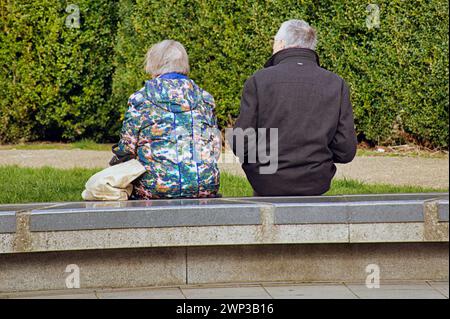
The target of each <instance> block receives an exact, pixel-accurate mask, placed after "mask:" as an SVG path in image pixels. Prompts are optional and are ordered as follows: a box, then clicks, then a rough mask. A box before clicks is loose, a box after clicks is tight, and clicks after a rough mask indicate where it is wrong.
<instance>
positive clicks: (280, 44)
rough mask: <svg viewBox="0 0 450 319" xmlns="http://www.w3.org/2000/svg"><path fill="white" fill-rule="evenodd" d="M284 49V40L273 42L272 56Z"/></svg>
mask: <svg viewBox="0 0 450 319" xmlns="http://www.w3.org/2000/svg"><path fill="white" fill-rule="evenodd" d="M285 48H286V42H285V41H284V40H275V41H274V43H273V54H275V53H277V52H278V51H281V50H283V49H285Z"/></svg>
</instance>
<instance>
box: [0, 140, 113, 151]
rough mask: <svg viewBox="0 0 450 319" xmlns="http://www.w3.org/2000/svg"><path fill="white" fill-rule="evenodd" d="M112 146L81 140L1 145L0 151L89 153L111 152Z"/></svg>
mask: <svg viewBox="0 0 450 319" xmlns="http://www.w3.org/2000/svg"><path fill="white" fill-rule="evenodd" d="M111 146H112V144H99V143H96V142H94V141H92V140H87V139H84V140H81V141H78V142H73V143H45V142H36V143H26V144H5V145H0V150H75V149H80V150H88V151H111Z"/></svg>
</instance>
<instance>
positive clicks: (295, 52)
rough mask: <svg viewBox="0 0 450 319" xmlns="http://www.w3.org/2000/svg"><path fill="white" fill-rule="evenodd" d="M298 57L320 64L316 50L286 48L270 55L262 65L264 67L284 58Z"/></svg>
mask: <svg viewBox="0 0 450 319" xmlns="http://www.w3.org/2000/svg"><path fill="white" fill-rule="evenodd" d="M292 58H294V59H299V60H309V61H313V62H315V63H317V65H319V66H320V62H319V56H318V55H317V53H316V51H314V50H311V49H305V48H288V49H284V50H281V51H278V52H277V53H275V54H274V55H272V56H271V57H270V59H269V60H268V61H267V62H266V64H265V65H264V67H265V68H268V67H270V66H274V65H277V64H278V63H280V62H281V61H283V60H285V59H292Z"/></svg>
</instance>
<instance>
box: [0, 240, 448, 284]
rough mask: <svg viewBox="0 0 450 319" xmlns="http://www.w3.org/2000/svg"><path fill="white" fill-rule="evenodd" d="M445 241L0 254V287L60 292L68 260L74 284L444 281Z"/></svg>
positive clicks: (446, 255) (446, 264) (446, 254)
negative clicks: (372, 275)
mask: <svg viewBox="0 0 450 319" xmlns="http://www.w3.org/2000/svg"><path fill="white" fill-rule="evenodd" d="M448 248H449V247H448V243H397V244H395V243H391V244H386V243H380V244H293V245H254V246H253V245H252V246H248V245H244V246H205V247H179V248H176V247H173V248H140V249H109V250H87V251H63V252H45V253H21V254H0V292H11V291H28V290H51V289H66V285H65V279H66V277H67V276H68V273H65V270H66V267H67V265H69V264H76V265H77V266H79V267H80V279H81V282H80V284H81V288H111V287H116V288H117V287H121V288H131V287H144V286H165V285H184V284H206V283H230V282H269V281H295V282H314V281H330V282H331V281H332V282H337V281H347V282H349V281H350V282H359V283H364V282H365V279H366V276H367V275H368V273H366V267H367V265H369V264H377V265H378V266H379V267H380V271H381V273H380V275H381V281H382V282H383V281H399V280H401V281H404V280H423V279H425V280H448V267H449V256H448V251H449V250H448Z"/></svg>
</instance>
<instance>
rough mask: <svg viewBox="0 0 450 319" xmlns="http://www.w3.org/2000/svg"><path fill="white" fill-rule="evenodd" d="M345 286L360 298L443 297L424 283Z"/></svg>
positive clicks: (443, 297)
mask: <svg viewBox="0 0 450 319" xmlns="http://www.w3.org/2000/svg"><path fill="white" fill-rule="evenodd" d="M347 287H348V288H349V289H350V290H351V291H352V292H353V293H354V294H355V295H357V296H358V297H359V298H361V299H445V296H443V295H442V294H441V293H439V292H438V291H436V290H435V289H433V288H432V287H430V286H429V285H428V284H427V283H426V282H424V283H414V284H412V283H399V284H383V283H381V284H380V288H367V287H366V285H361V284H348V285H347Z"/></svg>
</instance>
